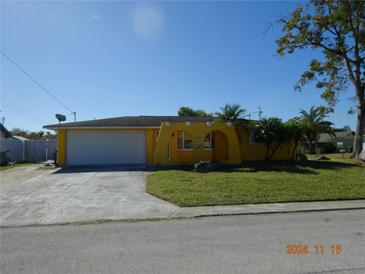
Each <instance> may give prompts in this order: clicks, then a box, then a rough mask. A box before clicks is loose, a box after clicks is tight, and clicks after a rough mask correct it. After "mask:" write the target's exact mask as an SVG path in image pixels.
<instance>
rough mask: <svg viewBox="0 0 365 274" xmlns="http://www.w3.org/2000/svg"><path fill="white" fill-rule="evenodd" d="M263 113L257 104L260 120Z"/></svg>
mask: <svg viewBox="0 0 365 274" xmlns="http://www.w3.org/2000/svg"><path fill="white" fill-rule="evenodd" d="M262 113H263V111H262V110H261V106H259V119H260V120H261V114H262Z"/></svg>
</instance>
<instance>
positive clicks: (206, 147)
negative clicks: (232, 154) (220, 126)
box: [201, 130, 229, 161]
mask: <svg viewBox="0 0 365 274" xmlns="http://www.w3.org/2000/svg"><path fill="white" fill-rule="evenodd" d="M202 146H203V147H202V149H201V151H202V152H203V153H202V154H203V155H202V158H203V159H202V160H204V161H227V160H228V158H229V155H228V154H229V152H228V146H229V144H228V138H227V136H226V135H225V134H224V133H223V132H222V131H219V130H213V131H210V132H209V133H208V134H206V135H205V137H204V141H203V145H202Z"/></svg>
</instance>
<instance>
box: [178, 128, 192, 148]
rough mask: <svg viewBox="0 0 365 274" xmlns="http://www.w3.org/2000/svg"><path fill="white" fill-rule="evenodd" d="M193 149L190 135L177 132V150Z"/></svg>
mask: <svg viewBox="0 0 365 274" xmlns="http://www.w3.org/2000/svg"><path fill="white" fill-rule="evenodd" d="M192 148H193V139H192V138H191V135H190V133H188V132H186V131H182V130H181V131H178V132H177V149H192Z"/></svg>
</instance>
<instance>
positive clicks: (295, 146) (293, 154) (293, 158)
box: [291, 141, 298, 160]
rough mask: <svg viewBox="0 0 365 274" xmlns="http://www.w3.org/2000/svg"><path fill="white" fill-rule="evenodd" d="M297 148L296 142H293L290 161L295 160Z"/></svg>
mask: <svg viewBox="0 0 365 274" xmlns="http://www.w3.org/2000/svg"><path fill="white" fill-rule="evenodd" d="M297 148H298V142H297V141H295V143H294V148H293V152H292V156H291V158H292V160H295V152H296V151H297Z"/></svg>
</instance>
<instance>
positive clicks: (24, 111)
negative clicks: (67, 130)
mask: <svg viewBox="0 0 365 274" xmlns="http://www.w3.org/2000/svg"><path fill="white" fill-rule="evenodd" d="M2 101H3V103H4V104H5V105H7V106H10V107H13V108H15V109H17V110H19V111H21V112H23V113H25V114H27V115H29V116H31V117H33V118H34V119H36V120H38V121H40V122H42V123H44V124H46V123H47V122H45V121H44V120H42V119H40V118H38V117H37V116H35V115H34V114H32V113H30V112H29V111H27V110H25V109H23V108H21V107H19V106H17V105H15V104H13V103H11V102H9V101H8V100H5V99H4V98H2Z"/></svg>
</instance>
